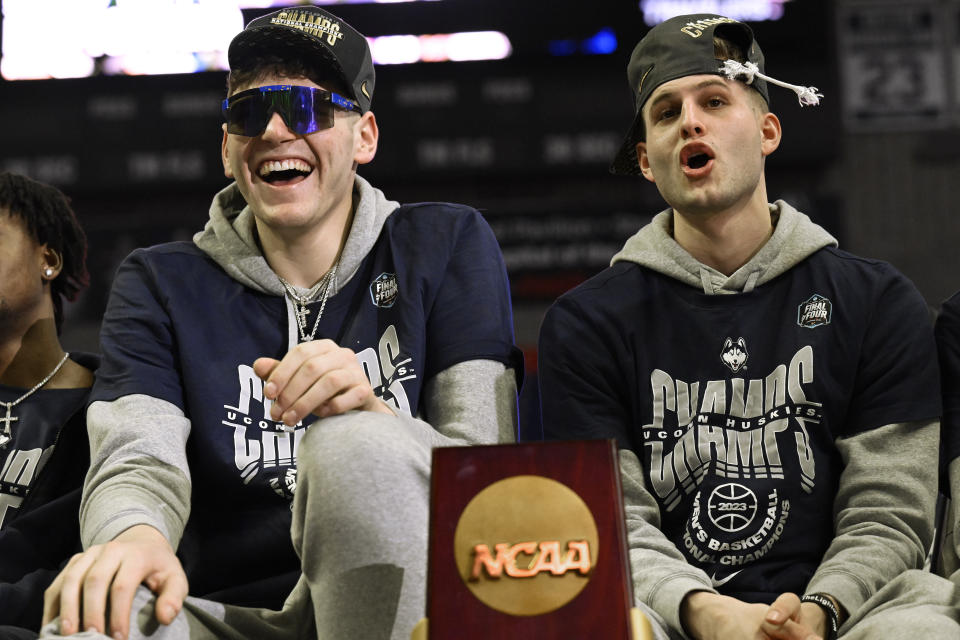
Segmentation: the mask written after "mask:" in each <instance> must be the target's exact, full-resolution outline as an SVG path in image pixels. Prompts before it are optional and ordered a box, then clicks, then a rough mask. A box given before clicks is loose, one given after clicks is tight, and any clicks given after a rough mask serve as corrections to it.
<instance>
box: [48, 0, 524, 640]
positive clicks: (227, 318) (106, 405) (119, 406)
mask: <svg viewBox="0 0 960 640" xmlns="http://www.w3.org/2000/svg"><path fill="white" fill-rule="evenodd" d="M229 60H230V67H231V72H230V78H229V90H228V93H229V97H228V99H227V100H225V101H224V106H223V110H224V117H225V120H226V123H225V124H224V127H223V129H224V134H223V145H222V156H223V165H224V171H225V174H226V176H227V177H228V178H232V179H233V180H234V182H233V183H232V184H230V186H228V187H227V188H225V189H224V190H222V191H221V192H220V193H218V194H217V195H216V196H215V198H214V200H213V204H212V206H211V208H210V220H209V221H208V222H207V225H206V227H205V228H204V230H203V231H201V232H200V233H198V234H197V235H195V236H194V241H193V243H172V244H168V245H162V246H159V247H153V248H150V249H146V250H138V251H135V252H134V253H133V254H131V256H129V257H128V258H127V260H126V261H125V262H124V264H123V265H122V266H121V267H120V269H119V272H118V274H117V277H116V281H115V284H114V288H113V292H112V295H111V301H110V304H109V306H108V309H107V312H106V316H105V318H104V322H103V328H102V348H103V354H104V365H103V367H102V369H101V373H102V375H101V376H100V377H99V378H98V381H97V384H96V386H95V388H94V390H93V393H92V398H91V400H92V402H91V405H90V408H89V413H88V415H89V424H90V433H91V440H92V449H93V455H92V460H93V462H92V468H91V471H90V474H89V476H88V479H87V483H86V486H85V490H84V497H83V503H82V505H81V529H82V534H83V539H84V543H85V547H86V551H85V552H84V553H83V554H82V555H79V556H77V557H75V558H74V559H73V561H72V562H71V563H70V565H69V566H68V567H67V568H66V569H65V570H64V572H62V573H61V575H60V576H59V577H58V579H57V581H56V582H55V584H54V585H53V587H51V589H50V590H49V591H48V592H47V598H46V603H45V612H44V617H45V622H47V621H52V622H50V624H48V625H47V627H46V628H45V632H46V634H47V635H48V636H49V637H56V634H57V633H60V634H63V635H69V634H72V633H76V632H78V631H84V630H86V629H89V628H92V629H95V630H96V632H97V633H98V634H99V633H106V634H109V635H110V636H112V637H116V638H126V637H137V636H141V635H146V636H149V637H157V638H159V637H164V638H167V637H170V638H173V637H187V636H189V637H194V638H197V637H203V638H206V637H246V638H274V637H275V638H292V637H314V638H315V637H321V638H365V639H366V638H371V639H372V638H393V639H397V638H408V637H409V635H410V632H411V629H412V628H413V627H414V626H415V624H416V622H417V621H418V619H420V618H421V617H422V616H423V615H424V611H425V607H424V600H425V593H424V591H425V581H424V573H425V570H426V560H425V559H426V545H427V520H428V487H427V483H428V479H429V464H430V451H431V448H432V447H436V446H445V445H451V444H470V443H493V442H497V441H504V440H510V439H512V437H513V434H514V433H515V427H516V388H517V383H516V379H515V375H514V370H516V371H520V369H519V368H518V366H519V361H518V359H517V355H518V351H517V350H516V348H515V347H514V346H513V335H512V321H511V311H510V299H509V291H508V284H507V279H506V272H505V269H504V265H503V262H502V258H501V255H500V252H499V248H498V246H497V243H496V240H495V239H494V237H493V234H492V232H491V231H490V229H489V227H488V226H487V225H486V223H485V222H484V221H483V219H482V218H481V216H480V214H479V213H478V212H477V211H475V210H473V209H470V208H468V207H464V206H460V205H451V204H442V203H425V204H415V205H402V206H401V205H398V203H396V202H393V201H390V200H388V199H387V198H386V197H385V196H384V194H383V193H381V192H380V191H379V190H377V189H375V188H374V187H372V186H371V185H370V184H369V183H368V182H367V181H365V180H364V179H363V178H361V177H359V176H358V175H356V169H357V166H358V165H360V164H365V163H367V162H370V161H371V160H373V157H374V154H375V152H376V149H377V140H378V130H377V122H376V119H375V117H374V114H373V112H372V111H370V99H371V96H372V95H373V90H374V70H373V66H372V62H371V57H370V51H369V48H368V46H367V43H366V40H365V38H364V37H363V36H362V35H361V34H360V33H358V32H357V31H355V30H354V29H353V28H352V27H350V26H349V25H348V24H347V23H345V22H344V21H343V20H341V19H339V18H337V17H336V16H334V15H332V14H330V13H328V12H326V11H324V10H322V9H319V8H316V7H304V8H299V9H288V10H283V11H278V12H275V13H272V14H269V15H267V16H264V17H262V18H259V19H257V20H254V21H252V22H251V23H250V24H249V25H248V26H247V27H246V29H245V30H244V31H243V32H242V33H240V34H239V35H237V36H236V37H235V38H234V40H233V42H232V43H231V45H230V49H229ZM419 417H422V418H423V419H422V420H421V419H419ZM311 423H312V424H311ZM291 537H292V539H293V544H291ZM141 583H143V584H144V585H145V587H140V588H139V589H137V587H138V585H140V584H141ZM188 585H189V586H188ZM188 590H189V593H191V594H193V595H196V596H203V598H202V599H200V598H193V597H189V598H186V599H185V597H186V596H187V593H188ZM288 596H289V597H288ZM131 602H133V604H132V605H131ZM223 603H226V604H223ZM237 605H252V606H250V607H242V606H237ZM274 609H276V610H274ZM154 618H156V620H159V621H160V622H161V623H163V625H169V626H162V625H161V626H159V627H158V628H157V625H156V624H155V623H154V622H153V620H154Z"/></svg>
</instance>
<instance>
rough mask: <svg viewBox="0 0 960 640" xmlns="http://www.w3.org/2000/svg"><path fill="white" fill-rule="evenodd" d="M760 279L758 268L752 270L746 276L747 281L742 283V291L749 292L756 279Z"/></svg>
mask: <svg viewBox="0 0 960 640" xmlns="http://www.w3.org/2000/svg"><path fill="white" fill-rule="evenodd" d="M759 279H760V269H757V270H756V271H753V272H752V273H751V274H750V275H749V276H747V281H746V282H745V283H744V285H743V293H750V292H751V291H753V288H754V287H755V286H757V280H759Z"/></svg>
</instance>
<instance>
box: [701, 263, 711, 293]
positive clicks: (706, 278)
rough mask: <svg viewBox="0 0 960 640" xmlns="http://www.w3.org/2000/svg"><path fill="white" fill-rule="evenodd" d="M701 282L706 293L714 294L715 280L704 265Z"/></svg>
mask: <svg viewBox="0 0 960 640" xmlns="http://www.w3.org/2000/svg"><path fill="white" fill-rule="evenodd" d="M700 284H701V285H702V286H703V292H704V293H705V294H707V295H708V296H712V295H713V293H714V290H713V280H711V278H710V272H709V271H707V270H706V268H705V267H703V266H701V267H700Z"/></svg>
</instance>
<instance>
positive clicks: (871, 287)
mask: <svg viewBox="0 0 960 640" xmlns="http://www.w3.org/2000/svg"><path fill="white" fill-rule="evenodd" d="M934 349H935V347H934V343H933V336H932V331H931V326H930V321H929V315H928V313H927V311H926V308H925V304H924V301H923V300H922V298H921V297H920V295H919V293H918V292H917V291H916V289H915V288H914V287H913V285H912V284H911V283H910V282H909V281H908V280H907V279H906V278H904V277H903V276H902V275H900V274H899V273H898V272H897V271H896V270H895V269H893V268H892V267H891V266H889V265H887V264H885V263H882V262H879V261H874V260H867V259H863V258H859V257H856V256H853V255H851V254H848V253H846V252H844V251H840V250H837V249H833V248H827V249H821V250H820V251H818V252H816V253H814V254H813V255H812V256H810V257H809V258H807V259H806V260H804V261H803V262H801V263H800V264H798V265H797V266H795V267H794V268H792V269H791V270H790V271H789V272H787V273H785V274H783V275H781V276H779V277H777V278H775V279H774V280H772V281H770V282H768V283H765V284H763V285H762V286H760V287H758V288H757V289H755V290H753V291H750V292H748V293H741V294H735V295H706V294H704V293H703V292H702V291H700V290H698V289H696V288H694V287H690V286H688V285H686V284H683V283H681V282H679V281H677V280H674V279H672V278H670V277H667V276H665V275H662V274H660V273H656V272H654V271H651V270H649V269H647V268H644V267H641V266H639V265H637V264H634V263H629V262H618V263H616V264H615V265H613V266H612V267H610V268H609V269H606V270H605V271H603V272H602V273H600V274H599V275H598V276H596V277H594V278H592V279H591V280H589V281H587V282H586V283H584V284H583V285H581V286H580V287H578V288H576V289H574V290H573V291H571V292H569V293H567V294H566V295H564V296H563V297H561V298H560V299H559V300H558V301H557V303H556V304H555V305H554V306H553V307H552V308H551V309H550V310H549V312H548V314H547V316H546V318H545V320H544V323H543V327H542V331H541V339H540V347H539V354H540V365H539V374H540V385H541V390H542V398H543V400H542V410H543V411H542V415H543V429H544V434H545V436H546V437H547V438H550V439H581V438H615V439H616V440H617V442H618V444H619V446H620V447H621V448H626V449H630V450H632V451H633V452H634V453H636V455H637V457H638V458H639V460H640V462H641V464H642V467H643V470H644V474H645V477H644V481H645V485H646V488H647V490H648V491H649V492H650V493H651V494H652V495H653V496H654V497H655V498H656V500H657V502H658V504H659V505H660V512H661V518H662V521H661V529H662V531H663V532H664V533H665V534H666V536H667V537H668V538H669V539H670V540H671V541H672V542H673V543H674V544H675V545H676V547H677V548H678V549H679V550H680V551H681V552H682V553H683V554H684V555H685V556H686V558H687V560H688V562H690V564H692V565H695V566H697V567H699V568H701V569H703V570H704V571H705V572H706V573H707V575H709V576H710V577H711V578H712V580H713V584H714V586H715V587H716V588H718V590H719V591H720V592H721V593H724V594H727V595H731V596H735V597H737V598H740V599H742V600H746V601H752V602H769V601H771V600H772V599H773V598H775V597H776V596H778V595H779V594H781V593H783V592H787V591H792V592H795V593H803V590H804V587H805V585H806V584H807V582H808V581H809V579H810V577H811V576H812V575H813V572H814V571H815V570H816V568H817V566H818V564H819V563H820V560H821V558H822V556H823V553H824V552H825V550H826V548H827V546H828V545H829V543H830V541H831V539H832V538H833V523H832V517H833V501H834V497H835V495H836V490H837V485H838V479H839V474H840V472H841V471H842V461H841V459H840V456H839V453H838V451H837V448H836V446H835V444H834V440H835V439H837V438H843V437H847V436H852V435H855V434H857V433H860V432H863V431H865V430H869V429H873V428H876V427H879V426H883V425H887V424H891V423H897V422H906V421H914V420H927V419H934V418H936V417H937V416H938V415H939V413H940V403H939V398H938V389H939V385H938V380H937V367H936V355H935V351H934Z"/></svg>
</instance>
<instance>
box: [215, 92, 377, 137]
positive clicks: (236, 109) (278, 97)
mask: <svg viewBox="0 0 960 640" xmlns="http://www.w3.org/2000/svg"><path fill="white" fill-rule="evenodd" d="M336 107H339V108H341V109H344V110H346V111H356V112H357V113H361V109H360V107H359V106H358V105H357V104H356V103H355V102H353V101H351V100H348V99H346V98H344V97H343V96H341V95H339V94H336V93H333V92H331V91H327V90H326V89H317V88H315V87H304V86H301V85H296V84H292V85H291V84H273V85H269V86H266V87H257V88H255V89H247V90H246V91H241V92H239V93H235V94H233V95H232V96H230V97H229V98H227V99H226V100H224V101H223V104H222V105H221V106H220V110H221V112H222V113H223V119H224V121H225V122H226V123H227V133H235V134H238V135H241V136H250V137H253V136H258V135H260V134H261V133H263V130H264V129H266V128H267V123H268V122H269V121H270V117H271V115H272V114H273V113H279V114H280V117H281V118H283V121H284V122H285V123H286V124H287V127H288V128H289V129H290V130H291V131H293V132H294V133H299V134H307V133H313V132H314V131H320V130H321V129H329V128H330V127H332V126H333V112H334V109H335V108H336Z"/></svg>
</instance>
